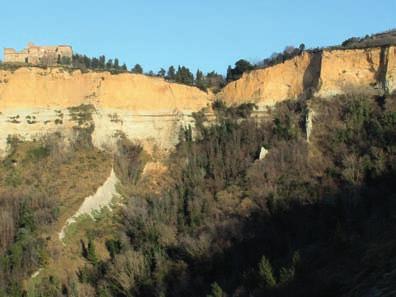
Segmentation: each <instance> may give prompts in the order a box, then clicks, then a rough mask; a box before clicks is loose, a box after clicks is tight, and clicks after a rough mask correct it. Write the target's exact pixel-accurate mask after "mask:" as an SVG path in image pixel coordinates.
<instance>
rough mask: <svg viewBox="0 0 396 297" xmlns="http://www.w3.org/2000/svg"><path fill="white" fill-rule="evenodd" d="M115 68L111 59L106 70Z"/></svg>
mask: <svg viewBox="0 0 396 297" xmlns="http://www.w3.org/2000/svg"><path fill="white" fill-rule="evenodd" d="M112 68H113V60H112V59H109V60H108V61H107V63H106V69H112Z"/></svg>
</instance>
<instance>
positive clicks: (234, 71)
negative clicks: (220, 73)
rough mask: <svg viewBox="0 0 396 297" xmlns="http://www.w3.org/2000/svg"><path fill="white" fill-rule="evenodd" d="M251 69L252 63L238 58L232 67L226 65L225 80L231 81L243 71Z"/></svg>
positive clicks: (238, 77) (239, 76)
mask: <svg viewBox="0 0 396 297" xmlns="http://www.w3.org/2000/svg"><path fill="white" fill-rule="evenodd" d="M253 69H254V66H253V65H252V64H250V63H249V62H248V61H246V60H243V59H241V60H238V61H237V62H236V63H235V67H234V68H231V66H229V67H228V69H227V77H226V81H227V82H231V81H234V80H237V79H240V78H241V77H242V74H243V73H244V72H247V71H250V70H253Z"/></svg>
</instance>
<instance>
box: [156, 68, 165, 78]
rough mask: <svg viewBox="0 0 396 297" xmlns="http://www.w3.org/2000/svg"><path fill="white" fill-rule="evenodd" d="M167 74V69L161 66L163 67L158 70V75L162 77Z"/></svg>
mask: <svg viewBox="0 0 396 297" xmlns="http://www.w3.org/2000/svg"><path fill="white" fill-rule="evenodd" d="M165 74H166V71H165V69H164V68H161V69H160V70H159V71H158V76H160V77H164V76H165Z"/></svg>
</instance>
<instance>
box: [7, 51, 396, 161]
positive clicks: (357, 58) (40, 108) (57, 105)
mask: <svg viewBox="0 0 396 297" xmlns="http://www.w3.org/2000/svg"><path fill="white" fill-rule="evenodd" d="M355 92H356V93H365V94H372V95H383V94H387V93H388V94H389V93H395V92H396V47H395V46H387V47H378V48H368V49H355V50H325V51H322V52H317V53H308V52H305V53H303V54H302V55H300V56H297V57H295V58H293V59H291V60H288V61H286V62H284V63H282V64H279V65H275V66H273V67H269V68H266V69H260V70H255V71H251V72H250V73H245V74H244V75H243V76H242V78H241V79H239V80H237V81H235V82H232V83H230V84H228V85H227V86H226V87H225V88H224V89H223V90H222V91H221V92H220V93H219V94H218V95H217V98H219V99H222V100H224V101H226V102H227V103H230V104H234V103H235V104H240V103H243V102H252V101H253V102H256V103H257V104H258V105H259V106H260V107H265V106H268V105H272V104H274V103H276V102H279V101H283V100H287V99H297V98H309V97H311V96H320V97H329V96H333V95H339V94H345V93H355ZM213 99H214V98H213V97H212V96H211V95H210V94H207V93H205V92H202V91H200V90H199V89H197V88H193V87H188V86H185V85H180V84H174V83H169V82H166V81H164V80H163V79H160V78H152V77H147V76H144V75H136V74H118V75H112V74H110V73H109V72H88V73H81V71H72V72H70V71H67V70H65V69H62V68H49V69H46V70H45V69H40V68H34V67H33V68H32V67H23V68H19V69H17V70H16V71H14V72H12V71H5V70H1V71H0V154H4V152H5V150H6V143H7V138H8V136H9V135H19V136H20V137H22V138H24V139H27V140H29V139H34V138H38V137H40V136H42V135H45V134H47V133H52V132H60V133H62V134H64V135H66V136H67V137H69V138H72V137H73V133H74V132H75V128H76V127H77V128H78V127H79V123H78V120H77V121H76V118H75V116H73V114H72V112H71V111H70V107H76V106H80V105H90V106H93V107H94V111H93V112H92V116H91V117H92V120H91V123H90V124H92V126H93V127H94V129H93V131H92V142H93V144H94V145H95V146H97V147H100V148H109V147H110V148H111V147H114V143H115V142H116V140H117V138H118V136H119V135H120V133H123V134H125V135H126V136H127V137H128V138H130V139H133V140H139V141H140V142H142V143H143V144H150V145H151V144H153V145H154V144H156V145H159V146H160V147H164V148H170V147H172V146H173V145H174V144H175V143H177V141H178V133H179V129H180V127H181V126H183V125H184V126H185V125H188V124H192V117H191V113H192V112H194V111H198V110H200V109H201V108H203V107H206V106H210V104H211V102H212V100H213Z"/></svg>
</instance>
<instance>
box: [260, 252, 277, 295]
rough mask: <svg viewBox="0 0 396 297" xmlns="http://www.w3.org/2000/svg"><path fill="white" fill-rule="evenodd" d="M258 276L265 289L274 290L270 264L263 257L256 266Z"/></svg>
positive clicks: (273, 277)
mask: <svg viewBox="0 0 396 297" xmlns="http://www.w3.org/2000/svg"><path fill="white" fill-rule="evenodd" d="M258 274H259V276H260V281H261V282H262V284H263V286H264V287H265V288H274V287H275V286H276V279H275V276H274V273H273V271H272V266H271V263H270V261H269V260H268V259H267V258H266V257H265V256H262V257H261V260H260V263H259V264H258Z"/></svg>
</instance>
